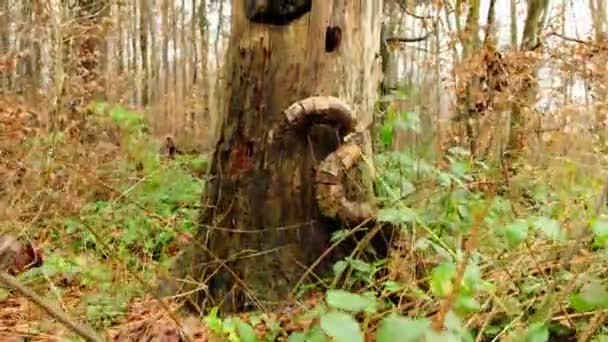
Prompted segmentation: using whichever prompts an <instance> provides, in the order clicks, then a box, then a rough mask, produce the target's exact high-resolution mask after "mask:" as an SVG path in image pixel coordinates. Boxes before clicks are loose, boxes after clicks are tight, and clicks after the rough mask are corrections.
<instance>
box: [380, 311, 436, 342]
mask: <svg viewBox="0 0 608 342" xmlns="http://www.w3.org/2000/svg"><path fill="white" fill-rule="evenodd" d="M430 328H431V323H430V322H429V320H428V319H426V318H424V319H417V320H414V319H411V318H407V317H402V316H397V315H394V314H393V315H390V316H387V317H386V318H384V319H383V320H382V323H381V324H380V327H379V328H378V334H377V336H376V340H377V341H378V342H393V341H403V342H409V341H412V342H415V341H418V340H419V339H420V337H422V336H423V335H424V333H425V332H426V331H427V330H429V329H430Z"/></svg>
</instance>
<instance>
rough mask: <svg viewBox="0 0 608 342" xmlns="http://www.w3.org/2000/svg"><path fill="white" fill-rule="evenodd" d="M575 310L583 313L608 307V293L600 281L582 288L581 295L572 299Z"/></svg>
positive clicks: (592, 282)
mask: <svg viewBox="0 0 608 342" xmlns="http://www.w3.org/2000/svg"><path fill="white" fill-rule="evenodd" d="M570 301H571V303H572V306H573V307H574V309H575V310H577V311H579V312H582V311H588V310H595V309H598V308H607V307H608V291H606V287H605V286H604V285H603V284H602V283H601V281H599V280H594V281H591V282H589V283H587V284H585V285H583V286H582V287H581V290H580V292H579V293H577V294H574V295H572V297H571V298H570Z"/></svg>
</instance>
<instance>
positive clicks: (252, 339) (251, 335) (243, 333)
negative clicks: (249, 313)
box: [234, 318, 258, 342]
mask: <svg viewBox="0 0 608 342" xmlns="http://www.w3.org/2000/svg"><path fill="white" fill-rule="evenodd" d="M234 324H235V326H236V331H237V333H238V336H239V338H240V339H241V341H243V342H258V338H257V336H256V335H255V331H254V330H253V328H252V327H251V326H250V325H249V324H247V323H245V322H243V321H242V320H240V319H239V318H235V320H234Z"/></svg>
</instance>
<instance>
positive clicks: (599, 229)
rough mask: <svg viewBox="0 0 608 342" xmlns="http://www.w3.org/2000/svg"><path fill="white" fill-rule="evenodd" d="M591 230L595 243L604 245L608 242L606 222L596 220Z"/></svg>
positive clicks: (607, 224)
mask: <svg viewBox="0 0 608 342" xmlns="http://www.w3.org/2000/svg"><path fill="white" fill-rule="evenodd" d="M591 229H592V230H593V233H594V234H595V236H596V242H597V243H599V244H600V245H606V243H607V242H608V221H606V220H596V221H594V222H593V223H592V224H591Z"/></svg>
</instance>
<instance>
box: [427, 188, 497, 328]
mask: <svg viewBox="0 0 608 342" xmlns="http://www.w3.org/2000/svg"><path fill="white" fill-rule="evenodd" d="M493 198H494V196H491V198H490V199H489V200H488V201H487V202H486V205H485V206H484V208H483V209H482V210H480V211H479V212H478V214H477V215H476V217H475V220H474V221H473V226H472V227H471V232H470V234H469V235H470V238H469V240H468V241H467V242H466V244H465V253H466V254H465V256H464V259H463V260H462V262H461V263H460V264H459V265H458V270H457V271H456V276H455V277H454V283H453V284H454V285H453V286H454V287H453V289H452V292H450V294H449V295H448V297H447V298H446V300H444V301H442V302H441V307H440V309H439V313H438V314H437V319H436V320H435V322H434V324H433V325H434V326H433V327H434V328H435V330H437V331H441V330H443V326H444V321H445V317H446V315H447V314H448V312H449V311H450V309H451V308H452V306H453V305H454V303H455V302H456V299H457V297H458V293H459V292H460V288H461V286H462V279H463V278H464V273H465V271H466V269H467V265H468V263H469V260H470V259H471V256H472V254H473V251H474V250H475V248H476V247H477V239H478V237H479V229H480V227H481V225H482V223H483V219H484V217H485V216H486V213H487V211H488V209H489V208H490V205H491V203H492V200H493Z"/></svg>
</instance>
